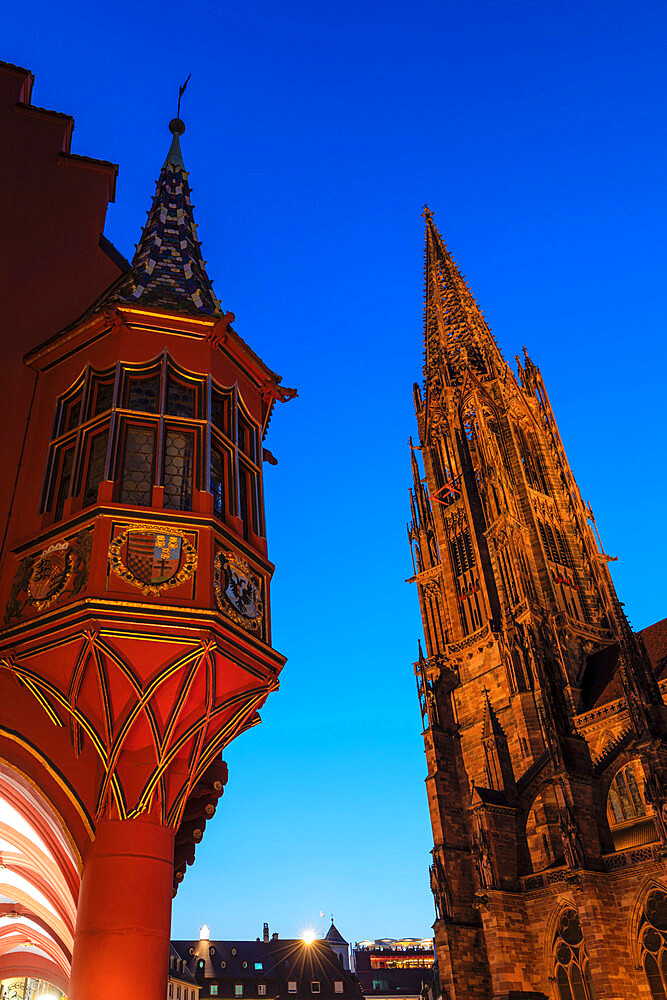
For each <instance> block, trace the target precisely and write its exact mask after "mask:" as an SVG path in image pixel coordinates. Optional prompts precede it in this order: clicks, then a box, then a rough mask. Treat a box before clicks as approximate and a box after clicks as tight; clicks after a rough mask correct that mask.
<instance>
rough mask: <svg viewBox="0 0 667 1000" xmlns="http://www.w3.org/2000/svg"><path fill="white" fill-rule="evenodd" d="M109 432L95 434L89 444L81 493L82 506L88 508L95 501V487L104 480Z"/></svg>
mask: <svg viewBox="0 0 667 1000" xmlns="http://www.w3.org/2000/svg"><path fill="white" fill-rule="evenodd" d="M108 443H109V431H104V432H103V433H102V434H97V435H96V436H95V437H94V438H93V440H92V441H91V443H90V450H89V452H88V471H87V473H86V485H85V487H84V491H83V505H84V507H88V506H89V505H90V504H91V503H95V501H96V500H97V487H98V486H99V485H100V483H101V482H102V480H103V479H104V475H105V471H106V463H107V445H108Z"/></svg>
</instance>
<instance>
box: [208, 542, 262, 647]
mask: <svg viewBox="0 0 667 1000" xmlns="http://www.w3.org/2000/svg"><path fill="white" fill-rule="evenodd" d="M214 586H215V598H216V602H217V604H218V607H219V608H220V610H221V611H222V613H223V614H225V615H227V617H228V618H231V619H232V621H235V622H236V624H237V625H241V627H242V628H245V629H248V631H252V632H258V631H259V630H260V629H261V627H262V619H263V617H264V603H263V601H262V588H261V582H260V580H259V578H258V577H256V576H255V575H254V574H253V572H252V570H251V569H250V567H249V566H248V564H247V562H245V560H243V559H241V558H240V556H237V555H235V554H234V553H233V552H220V553H218V555H217V556H216V558H215V575H214Z"/></svg>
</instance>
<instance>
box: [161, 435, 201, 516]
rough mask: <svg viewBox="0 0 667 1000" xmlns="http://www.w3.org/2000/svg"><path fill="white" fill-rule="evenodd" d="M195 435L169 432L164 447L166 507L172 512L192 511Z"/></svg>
mask: <svg viewBox="0 0 667 1000" xmlns="http://www.w3.org/2000/svg"><path fill="white" fill-rule="evenodd" d="M194 448H195V441H194V434H191V433H188V432H186V431H177V430H167V433H166V435H165V446H164V505H165V507H169V508H171V509H172V510H191V509H192V473H193V458H194Z"/></svg>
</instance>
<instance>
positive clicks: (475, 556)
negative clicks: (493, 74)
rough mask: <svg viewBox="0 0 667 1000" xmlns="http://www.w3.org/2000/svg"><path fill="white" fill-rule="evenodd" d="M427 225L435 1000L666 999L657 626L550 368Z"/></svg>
mask: <svg viewBox="0 0 667 1000" xmlns="http://www.w3.org/2000/svg"><path fill="white" fill-rule="evenodd" d="M425 218H426V262H425V281H426V286H425V295H426V303H425V327H424V331H425V368H424V389H423V391H422V389H421V388H420V387H419V386H415V392H414V394H415V407H416V414H417V423H418V428H419V443H418V445H416V446H414V447H413V450H412V464H413V473H414V490H413V492H412V497H411V500H412V522H411V523H410V525H409V527H408V534H409V539H410V544H411V547H412V553H413V558H414V571H415V572H414V577H413V581H414V582H415V583H416V584H417V587H418V591H419V600H420V605H421V611H422V618H423V624H424V633H425V638H426V653H425V654H423V653H422V652H421V650H420V657H419V661H418V663H417V664H416V667H415V669H416V675H417V683H418V690H419V698H420V705H421V710H422V718H423V724H424V742H425V748H426V758H427V765H428V777H427V780H426V784H427V790H428V800H429V808H430V813H431V822H432V827H433V835H434V848H433V861H432V866H431V871H430V875H431V887H432V890H433V894H434V899H435V903H436V922H435V924H434V930H435V945H436V954H437V960H438V966H439V971H440V977H441V981H442V989H443V996H445V997H447V998H448V1000H454V998H456V1000H459V998H461V1000H462V998H465V1000H491V998H493V1000H501V998H503V1000H505V998H517V1000H518V998H526V1000H528V998H531V1000H537V998H540V1000H544V998H545V997H548V998H552V1000H594V998H596V997H597V998H599V1000H602V998H605V1000H635V998H642V1000H651V998H652V1000H662V998H664V997H665V995H666V991H667V950H666V942H667V937H666V935H667V870H666V865H665V859H666V858H667V825H666V819H667V792H666V788H667V770H666V768H667V743H666V733H667V730H666V722H665V707H664V704H663V698H662V689H664V687H665V681H664V678H663V673H664V671H665V669H666V668H667V628H666V627H665V625H666V623H665V622H662V623H658V624H657V625H655V626H652V627H651V628H649V629H646V630H644V632H643V633H641V634H639V635H634V634H633V633H632V631H631V630H630V628H629V626H628V623H627V621H626V619H625V616H624V614H623V608H622V605H621V604H620V602H619V600H618V597H617V596H616V592H615V590H614V587H613V584H612V581H611V577H610V574H609V571H608V566H607V563H608V557H607V556H606V555H605V554H604V552H603V551H602V550H601V548H600V545H599V542H598V539H597V537H596V529H595V522H594V519H593V514H592V511H591V509H590V507H589V506H588V505H587V504H585V503H584V502H583V500H582V498H581V495H580V493H579V490H578V488H577V485H576V481H575V479H574V476H573V474H572V471H571V469H570V466H569V464H568V462H567V458H566V456H565V451H564V449H563V444H562V441H561V439H560V435H559V433H558V427H557V424H556V420H555V417H554V414H553V411H552V409H551V405H550V403H549V398H548V396H547V392H546V389H545V386H544V382H543V380H542V377H541V374H540V372H539V369H538V368H537V366H536V365H535V364H534V363H533V362H532V361H531V360H530V358H529V357H528V355H527V354H526V356H525V358H524V359H522V360H519V359H517V374H515V373H514V372H513V371H512V370H511V369H510V367H509V366H508V365H507V364H506V362H505V361H504V359H503V357H502V355H501V353H500V351H499V349H498V347H497V345H496V343H495V340H494V339H493V337H492V335H491V332H490V330H489V328H488V326H487V324H486V321H485V320H484V317H483V316H482V314H481V312H480V310H479V307H478V305H477V303H476V302H475V300H474V299H473V297H472V295H471V293H470V290H469V289H468V286H467V284H466V282H465V280H464V279H463V277H462V275H461V274H460V272H459V270H458V268H457V266H456V264H455V262H454V261H453V259H452V257H451V255H450V253H449V251H448V249H447V247H446V245H445V244H444V242H443V240H442V238H441V236H440V234H439V232H438V230H437V228H436V226H435V223H434V220H433V217H432V215H431V213H430V212H429V211H428V210H427V211H426V212H425ZM422 469H423V471H422Z"/></svg>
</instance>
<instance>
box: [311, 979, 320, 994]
mask: <svg viewBox="0 0 667 1000" xmlns="http://www.w3.org/2000/svg"><path fill="white" fill-rule="evenodd" d="M310 992H311V993H319V992H320V981H319V979H313V981H312V982H311V984H310Z"/></svg>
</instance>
